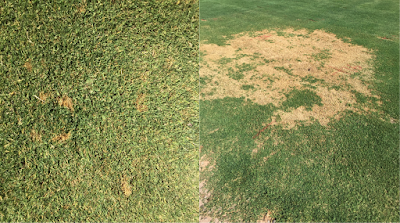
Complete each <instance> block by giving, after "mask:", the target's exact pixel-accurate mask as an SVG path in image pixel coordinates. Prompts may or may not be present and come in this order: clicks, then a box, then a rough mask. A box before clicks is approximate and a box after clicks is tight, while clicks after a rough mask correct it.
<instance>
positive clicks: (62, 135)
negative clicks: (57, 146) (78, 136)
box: [51, 132, 71, 142]
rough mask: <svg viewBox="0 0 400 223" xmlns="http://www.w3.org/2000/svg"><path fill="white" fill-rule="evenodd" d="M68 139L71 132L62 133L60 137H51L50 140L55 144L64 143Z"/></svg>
mask: <svg viewBox="0 0 400 223" xmlns="http://www.w3.org/2000/svg"><path fill="white" fill-rule="evenodd" d="M69 138H71V132H69V133H62V134H60V135H57V136H55V137H53V138H52V139H51V140H53V141H55V142H64V141H66V140H68V139H69Z"/></svg>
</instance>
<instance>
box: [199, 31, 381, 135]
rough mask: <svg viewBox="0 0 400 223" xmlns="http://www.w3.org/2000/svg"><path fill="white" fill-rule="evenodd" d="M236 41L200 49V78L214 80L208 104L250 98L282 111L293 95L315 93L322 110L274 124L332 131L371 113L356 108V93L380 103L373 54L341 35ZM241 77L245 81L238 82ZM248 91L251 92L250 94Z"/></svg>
mask: <svg viewBox="0 0 400 223" xmlns="http://www.w3.org/2000/svg"><path fill="white" fill-rule="evenodd" d="M233 37H234V39H231V40H228V41H227V44H228V45H225V46H218V45H216V44H201V45H200V51H201V52H202V53H203V55H204V56H203V57H202V66H201V69H200V77H201V78H205V79H207V80H209V81H208V82H207V83H206V84H203V85H202V86H201V99H202V100H214V99H222V98H225V97H236V98H240V97H244V98H245V99H251V100H252V101H253V102H254V103H258V104H261V105H266V104H270V103H272V104H273V105H274V106H276V107H280V106H281V105H282V102H284V101H285V100H286V96H285V94H287V93H289V92H290V91H291V90H293V89H298V90H305V89H309V90H311V91H313V92H315V93H316V94H317V95H318V96H319V97H320V98H321V100H322V102H321V103H322V106H320V105H314V106H313V107H312V109H311V110H310V111H308V110H307V109H305V108H304V107H303V106H302V107H298V108H296V109H289V110H286V111H284V110H277V111H276V112H275V113H274V114H273V118H277V117H280V119H279V121H278V122H277V123H275V124H279V125H283V126H284V128H286V129H287V128H293V127H295V126H296V122H297V121H304V122H305V123H306V124H307V123H312V122H313V121H314V120H313V119H316V120H318V121H319V122H320V123H321V124H322V125H325V126H326V125H327V123H329V121H330V119H331V118H336V119H338V118H340V113H341V112H343V111H345V110H352V111H354V112H359V113H361V112H367V111H368V110H369V109H368V108H367V107H364V108H362V109H357V108H355V106H353V105H355V104H357V100H356V96H355V94H354V93H353V91H356V92H358V93H361V94H363V95H365V96H367V97H375V98H377V99H380V98H379V96H377V95H374V94H373V93H372V92H371V91H370V89H369V88H368V87H369V84H370V83H372V81H374V79H373V66H372V64H371V62H372V61H373V59H374V56H373V54H372V52H371V51H370V50H368V49H366V48H364V47H362V46H357V45H353V44H350V43H346V42H344V41H343V40H341V39H338V38H337V37H336V35H335V34H332V33H326V32H324V31H322V30H315V31H313V32H308V31H307V30H305V29H302V30H293V29H286V30H276V31H272V30H263V31H259V32H254V33H251V34H249V33H240V34H237V35H234V36H233ZM346 41H350V40H349V39H347V40H346ZM235 72H236V73H239V74H242V75H243V76H242V78H240V77H236V78H233V76H232V73H235ZM216 83H218V84H216ZM243 85H247V86H251V88H250V89H244V88H243V87H242V86H243ZM378 104H380V102H379V101H378Z"/></svg>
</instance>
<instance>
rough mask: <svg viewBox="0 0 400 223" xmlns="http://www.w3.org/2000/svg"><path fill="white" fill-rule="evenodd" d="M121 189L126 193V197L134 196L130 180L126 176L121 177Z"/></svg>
mask: <svg viewBox="0 0 400 223" xmlns="http://www.w3.org/2000/svg"><path fill="white" fill-rule="evenodd" d="M121 189H122V191H123V192H124V194H125V196H126V197H129V196H130V195H131V194H132V186H131V185H129V182H128V179H127V177H126V176H122V177H121Z"/></svg>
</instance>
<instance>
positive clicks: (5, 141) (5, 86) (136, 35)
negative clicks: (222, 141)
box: [0, 0, 199, 222]
mask: <svg viewBox="0 0 400 223" xmlns="http://www.w3.org/2000/svg"><path fill="white" fill-rule="evenodd" d="M100 2H101V3H100ZM0 10H1V19H0V116H1V117H0V154H1V155H0V221H25V222H28V221H43V222H44V221H47V222H48V221H101V222H106V221H119V222H128V221H129V222H162V221H165V222H173V221H175V222H191V221H192V222H193V221H196V220H198V185H199V181H198V130H199V118H198V112H199V107H198V38H199V37H198V11H199V8H198V1H183V0H181V1H153V0H150V1H131V0H128V1H120V0H110V1H109V0H107V1H85V0H84V1H57V2H56V1H6V2H4V1H3V2H1V3H0Z"/></svg>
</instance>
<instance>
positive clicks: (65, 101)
mask: <svg viewBox="0 0 400 223" xmlns="http://www.w3.org/2000/svg"><path fill="white" fill-rule="evenodd" d="M57 101H58V104H59V105H60V106H62V107H65V108H68V109H69V110H70V111H71V112H74V104H73V103H72V99H71V98H70V97H68V96H66V95H65V96H63V97H62V98H57Z"/></svg>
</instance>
